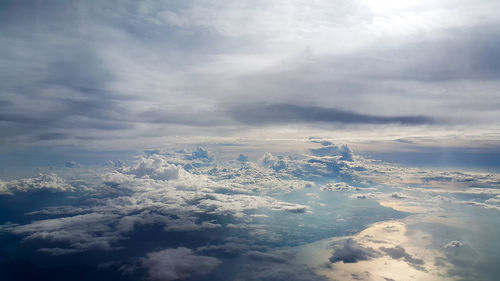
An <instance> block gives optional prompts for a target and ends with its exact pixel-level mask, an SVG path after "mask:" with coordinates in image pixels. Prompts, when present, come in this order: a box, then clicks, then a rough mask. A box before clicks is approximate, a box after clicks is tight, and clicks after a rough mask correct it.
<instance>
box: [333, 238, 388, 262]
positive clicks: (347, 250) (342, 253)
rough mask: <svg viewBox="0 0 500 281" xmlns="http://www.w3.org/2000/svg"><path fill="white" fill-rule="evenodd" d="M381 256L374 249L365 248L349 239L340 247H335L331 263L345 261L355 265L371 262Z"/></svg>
mask: <svg viewBox="0 0 500 281" xmlns="http://www.w3.org/2000/svg"><path fill="white" fill-rule="evenodd" d="M378 255H379V254H378V253H377V252H376V251H375V250H373V249H372V248H364V247H362V246H360V245H358V243H356V241H354V240H353V239H352V238H348V239H346V240H344V241H343V242H341V243H340V244H338V245H334V251H333V255H332V256H331V257H330V262H332V263H336V262H339V261H343V262H344V263H354V262H358V261H363V260H369V259H371V258H374V257H377V256H378Z"/></svg>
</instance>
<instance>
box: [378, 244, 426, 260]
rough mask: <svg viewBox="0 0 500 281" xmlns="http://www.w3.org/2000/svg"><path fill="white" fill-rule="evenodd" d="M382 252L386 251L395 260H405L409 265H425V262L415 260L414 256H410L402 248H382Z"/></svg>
mask: <svg viewBox="0 0 500 281" xmlns="http://www.w3.org/2000/svg"><path fill="white" fill-rule="evenodd" d="M380 250H382V251H384V252H385V253H386V254H388V255H389V256H390V257H391V258H393V259H404V260H405V261H407V262H408V263H411V264H414V265H423V264H424V260H422V259H417V258H414V257H413V256H412V255H410V254H408V253H407V252H406V250H405V249H404V248H403V247H401V246H396V247H394V248H386V247H380Z"/></svg>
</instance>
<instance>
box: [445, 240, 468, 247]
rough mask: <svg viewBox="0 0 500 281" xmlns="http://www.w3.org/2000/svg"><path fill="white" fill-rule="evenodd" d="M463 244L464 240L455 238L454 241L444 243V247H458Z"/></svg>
mask: <svg viewBox="0 0 500 281" xmlns="http://www.w3.org/2000/svg"><path fill="white" fill-rule="evenodd" d="M462 246H463V243H462V242H460V241H458V240H454V241H450V242H448V243H447V244H446V245H444V248H445V249H449V248H458V247H462Z"/></svg>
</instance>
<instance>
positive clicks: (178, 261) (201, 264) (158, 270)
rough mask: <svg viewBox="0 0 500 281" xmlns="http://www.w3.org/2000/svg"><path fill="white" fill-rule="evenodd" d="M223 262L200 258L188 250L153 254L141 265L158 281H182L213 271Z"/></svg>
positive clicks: (211, 258)
mask: <svg viewBox="0 0 500 281" xmlns="http://www.w3.org/2000/svg"><path fill="white" fill-rule="evenodd" d="M220 263H221V262H220V261H219V260H218V259H216V258H214V257H207V256H200V255H196V254H194V252H193V251H192V250H190V249H187V248H175V249H166V250H161V251H157V252H152V253H149V254H147V255H146V257H144V258H142V259H141V265H142V266H143V267H145V268H146V269H147V271H148V273H149V278H150V279H151V280H156V281H170V280H182V279H186V278H189V277H193V276H198V275H204V274H207V273H209V272H211V271H213V270H214V269H215V268H216V267H217V266H219V264H220Z"/></svg>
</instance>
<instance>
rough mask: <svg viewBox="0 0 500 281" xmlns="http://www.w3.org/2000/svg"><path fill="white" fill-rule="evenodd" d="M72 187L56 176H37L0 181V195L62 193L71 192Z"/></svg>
mask: <svg viewBox="0 0 500 281" xmlns="http://www.w3.org/2000/svg"><path fill="white" fill-rule="evenodd" d="M73 190H74V187H73V186H71V185H70V184H68V183H67V182H66V181H65V180H64V179H62V178H60V177H59V176H57V175H56V174H53V173H51V174H41V173H40V174H38V176H36V177H33V178H26V179H20V180H12V181H7V182H5V181H0V194H1V193H7V194H12V193H15V192H35V191H49V192H64V191H73Z"/></svg>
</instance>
